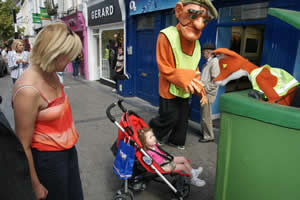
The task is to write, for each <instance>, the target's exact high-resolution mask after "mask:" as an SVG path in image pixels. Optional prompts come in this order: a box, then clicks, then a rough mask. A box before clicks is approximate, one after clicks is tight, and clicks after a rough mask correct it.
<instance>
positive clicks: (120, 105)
mask: <svg viewBox="0 0 300 200" xmlns="http://www.w3.org/2000/svg"><path fill="white" fill-rule="evenodd" d="M122 102H123V99H120V100H119V101H118V106H119V108H120V109H121V110H122V111H123V112H127V109H126V108H125V107H124V106H123V105H122Z"/></svg>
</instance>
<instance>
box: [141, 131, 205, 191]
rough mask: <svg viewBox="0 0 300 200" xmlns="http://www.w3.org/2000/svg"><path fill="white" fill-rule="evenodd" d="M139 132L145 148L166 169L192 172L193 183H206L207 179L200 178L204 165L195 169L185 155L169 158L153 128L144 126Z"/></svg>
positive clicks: (198, 185) (196, 184) (201, 184)
mask: <svg viewBox="0 0 300 200" xmlns="http://www.w3.org/2000/svg"><path fill="white" fill-rule="evenodd" d="M137 132H138V136H139V140H140V141H141V143H142V146H143V149H144V150H145V151H146V152H147V153H148V154H149V155H150V156H151V157H152V159H153V160H154V161H156V162H157V163H158V164H159V165H160V166H161V168H162V169H163V170H164V171H173V170H175V171H184V172H185V173H187V174H190V177H191V184H193V185H195V186H197V187H202V186H204V185H205V181H204V180H201V179H199V178H198V176H199V175H200V174H201V172H202V171H203V168H202V167H198V169H193V168H192V166H191V164H190V163H189V161H188V160H187V159H186V158H185V157H183V156H174V157H173V159H172V160H169V159H168V156H167V155H166V154H164V153H163V152H162V151H161V150H160V149H159V148H158V145H157V140H156V137H155V136H154V133H153V131H152V129H151V128H142V129H139V130H137Z"/></svg>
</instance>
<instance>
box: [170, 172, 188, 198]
mask: <svg viewBox="0 0 300 200" xmlns="http://www.w3.org/2000/svg"><path fill="white" fill-rule="evenodd" d="M172 185H174V186H175V188H176V189H177V190H178V192H179V193H180V194H181V196H182V197H183V199H185V198H187V197H188V196H189V195H190V190H191V186H190V183H189V181H188V180H187V178H185V177H182V176H177V177H176V178H175V179H174V181H173V182H172Z"/></svg>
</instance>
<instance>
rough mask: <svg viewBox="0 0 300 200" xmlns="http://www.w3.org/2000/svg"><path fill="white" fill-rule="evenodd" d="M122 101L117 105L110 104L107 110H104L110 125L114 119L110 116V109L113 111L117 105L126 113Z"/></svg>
mask: <svg viewBox="0 0 300 200" xmlns="http://www.w3.org/2000/svg"><path fill="white" fill-rule="evenodd" d="M122 102H123V99H120V100H119V101H118V103H112V104H110V105H109V106H108V107H107V109H106V115H107V117H108V118H109V120H110V121H112V123H115V121H116V118H115V117H114V116H112V114H111V112H110V111H111V109H113V108H114V107H115V106H116V105H117V104H118V106H119V108H120V109H121V110H122V111H123V112H127V109H126V108H125V107H124V106H123V105H122Z"/></svg>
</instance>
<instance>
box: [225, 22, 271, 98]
mask: <svg viewBox="0 0 300 200" xmlns="http://www.w3.org/2000/svg"><path fill="white" fill-rule="evenodd" d="M264 32H265V25H251V26H233V27H232V28H231V40H230V47H229V49H230V50H233V51H235V52H236V53H238V54H240V55H241V56H243V57H244V58H246V59H248V60H249V61H250V62H252V63H253V64H255V65H257V66H260V65H261V57H262V49H263V41H264ZM249 88H252V85H251V83H250V81H249V79H248V77H241V78H240V79H238V80H232V81H230V82H229V83H228V84H227V85H226V92H232V91H238V90H244V89H249Z"/></svg>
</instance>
